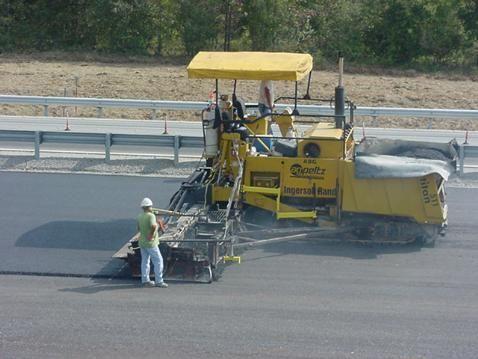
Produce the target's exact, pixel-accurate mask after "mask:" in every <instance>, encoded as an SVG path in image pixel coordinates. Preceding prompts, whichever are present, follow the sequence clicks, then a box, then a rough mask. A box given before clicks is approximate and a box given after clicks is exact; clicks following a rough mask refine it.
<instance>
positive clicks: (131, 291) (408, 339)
mask: <svg viewBox="0 0 478 359" xmlns="http://www.w3.org/2000/svg"><path fill="white" fill-rule="evenodd" d="M178 184H179V183H178V181H177V180H161V179H152V178H140V177H113V176H104V177H103V176H89V175H47V174H17V173H0V198H1V201H0V221H1V222H0V223H1V228H2V234H1V235H0V269H1V270H3V271H6V270H18V271H22V270H25V271H36V270H38V271H43V272H48V271H51V272H59V273H103V274H107V273H109V274H114V273H117V271H118V270H120V268H119V266H117V265H116V264H115V263H114V261H111V260H109V259H108V258H109V257H110V256H111V254H112V253H113V252H114V251H115V249H116V248H117V246H119V245H120V244H121V243H122V242H123V239H124V237H128V236H129V235H130V234H131V233H132V232H133V230H132V229H131V225H133V223H132V221H131V218H132V217H133V216H134V215H135V214H136V212H137V202H138V198H141V197H142V196H143V195H145V194H150V193H153V194H152V195H151V196H152V197H153V199H154V200H155V201H156V202H157V203H158V205H159V206H163V205H165V204H166V200H167V198H168V197H169V195H170V194H171V192H172V191H173V190H174V188H175V187H177V186H178ZM448 192H449V196H448V202H449V206H450V228H449V232H448V234H447V236H446V237H444V238H442V239H439V240H438V242H437V243H436V245H435V247H432V248H421V247H417V246H406V247H368V246H357V245H350V244H342V245H338V244H319V243H314V242H293V243H282V244H276V245H270V246H267V247H263V248H260V249H255V250H250V251H247V252H245V253H244V254H243V261H242V264H240V265H237V264H235V265H231V266H229V267H228V268H226V270H225V272H224V275H223V277H222V278H221V280H220V281H219V282H215V283H213V284H210V285H206V284H179V283H171V285H170V287H169V288H167V289H156V288H153V289H142V288H139V287H138V286H137V282H136V281H132V280H117V279H114V280H107V279H98V278H97V279H88V278H68V277H45V276H20V275H0V303H1V305H0V357H1V358H32V357H35V358H37V357H41V358H64V357H70V358H93V357H101V358H103V357H104V358H121V357H128V358H129V357H143V358H150V357H151V358H249V357H251V358H447V359H448V358H476V357H477V356H478V334H477V333H478V301H477V299H476V298H478V284H477V283H478V244H477V242H476V237H477V236H476V233H477V232H478V224H477V221H476V212H477V210H478V204H477V201H476V199H477V198H478V189H465V188H460V189H459V188H450V189H449V191H448Z"/></svg>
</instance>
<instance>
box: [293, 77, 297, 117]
mask: <svg viewBox="0 0 478 359" xmlns="http://www.w3.org/2000/svg"><path fill="white" fill-rule="evenodd" d="M292 114H293V115H298V114H299V111H298V110H297V81H296V82H295V95H294V111H292Z"/></svg>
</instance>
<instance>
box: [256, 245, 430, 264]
mask: <svg viewBox="0 0 478 359" xmlns="http://www.w3.org/2000/svg"><path fill="white" fill-rule="evenodd" d="M422 248H424V246H423V245H420V244H407V245H368V244H357V243H347V242H344V243H338V242H318V241H293V242H282V243H276V244H269V245H266V246H264V247H262V249H263V252H264V254H265V255H264V256H262V257H263V258H264V257H276V256H283V255H290V254H295V255H314V256H317V257H324V256H332V257H347V258H352V259H375V258H378V257H379V256H380V255H387V254H399V253H412V252H419V251H421V250H422ZM260 258H261V257H257V258H254V259H250V260H260Z"/></svg>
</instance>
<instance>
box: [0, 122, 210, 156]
mask: <svg viewBox="0 0 478 359" xmlns="http://www.w3.org/2000/svg"><path fill="white" fill-rule="evenodd" d="M0 141H12V142H33V143H34V149H35V159H37V160H38V159H40V145H41V144H43V143H60V144H83V145H103V146H104V147H105V161H109V160H110V159H111V146H114V145H123V146H155V147H169V148H172V149H173V155H174V163H175V164H177V163H178V162H179V150H180V149H181V148H203V146H204V140H203V138H202V137H196V136H179V135H176V136H167V135H135V134H132V135H130V134H112V133H105V134H102V133H82V132H52V131H16V130H0Z"/></svg>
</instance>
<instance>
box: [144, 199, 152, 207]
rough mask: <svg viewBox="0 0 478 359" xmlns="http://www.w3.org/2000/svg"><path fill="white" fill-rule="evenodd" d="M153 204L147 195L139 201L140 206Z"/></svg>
mask: <svg viewBox="0 0 478 359" xmlns="http://www.w3.org/2000/svg"><path fill="white" fill-rule="evenodd" d="M152 205H153V201H151V200H150V199H149V198H148V197H145V198H143V200H142V201H141V207H151V206H152Z"/></svg>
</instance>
